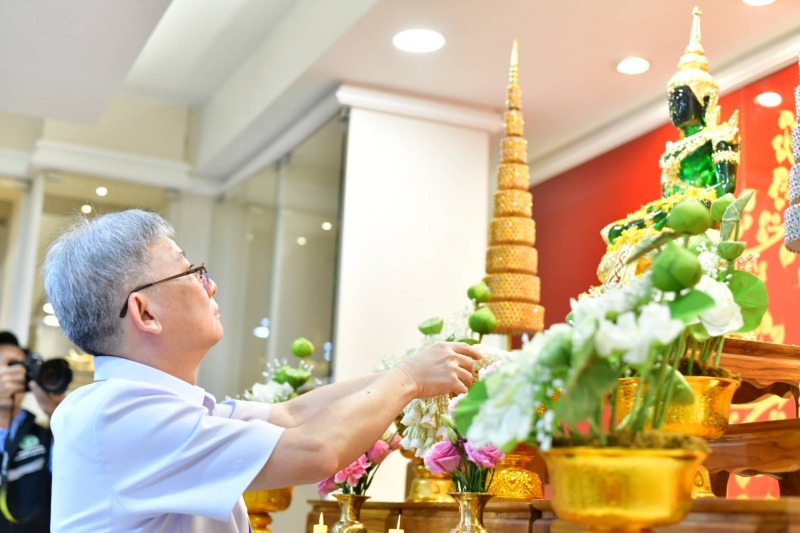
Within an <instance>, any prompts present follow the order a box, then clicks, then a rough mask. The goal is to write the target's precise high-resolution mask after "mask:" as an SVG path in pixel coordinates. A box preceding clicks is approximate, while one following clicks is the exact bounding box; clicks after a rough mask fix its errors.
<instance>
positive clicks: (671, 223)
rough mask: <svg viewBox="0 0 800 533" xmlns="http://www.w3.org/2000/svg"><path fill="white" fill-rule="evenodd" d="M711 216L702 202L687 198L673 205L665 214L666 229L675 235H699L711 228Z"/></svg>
mask: <svg viewBox="0 0 800 533" xmlns="http://www.w3.org/2000/svg"><path fill="white" fill-rule="evenodd" d="M711 224H712V221H711V214H710V213H709V212H708V208H707V207H706V206H705V204H704V203H703V202H701V201H700V200H698V199H696V198H687V199H686V200H683V201H682V202H679V203H677V204H675V205H674V206H673V207H672V209H670V210H669V213H667V227H670V228H672V229H673V230H675V231H676V232H677V233H688V234H690V235H700V234H701V233H705V231H706V230H707V229H708V228H710V227H711Z"/></svg>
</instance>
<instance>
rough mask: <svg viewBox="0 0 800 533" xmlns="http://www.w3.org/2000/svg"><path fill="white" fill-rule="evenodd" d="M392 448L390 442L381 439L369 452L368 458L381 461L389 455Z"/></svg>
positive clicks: (372, 460) (377, 461) (376, 461)
mask: <svg viewBox="0 0 800 533" xmlns="http://www.w3.org/2000/svg"><path fill="white" fill-rule="evenodd" d="M391 451H392V450H391V449H390V448H389V443H387V442H386V441H382V440H379V441H378V442H376V443H375V444H373V445H372V448H370V449H369V451H368V452H367V459H369V460H370V461H371V462H373V463H381V462H383V460H384V459H386V457H387V456H388V455H389V453H390V452H391Z"/></svg>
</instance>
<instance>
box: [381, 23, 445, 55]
mask: <svg viewBox="0 0 800 533" xmlns="http://www.w3.org/2000/svg"><path fill="white" fill-rule="evenodd" d="M444 42H445V41H444V36H443V35H442V34H441V33H439V32H438V31H433V30H422V29H416V30H405V31H401V32H400V33H398V34H397V35H395V36H394V37H393V38H392V44H393V45H394V46H395V48H397V49H399V50H402V51H403V52H409V53H412V54H427V53H429V52H435V51H436V50H438V49H439V48H441V47H442V46H444Z"/></svg>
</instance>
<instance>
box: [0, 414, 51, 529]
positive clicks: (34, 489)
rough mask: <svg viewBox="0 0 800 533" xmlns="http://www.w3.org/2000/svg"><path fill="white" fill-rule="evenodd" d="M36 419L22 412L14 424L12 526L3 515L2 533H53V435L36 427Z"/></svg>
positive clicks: (10, 490)
mask: <svg viewBox="0 0 800 533" xmlns="http://www.w3.org/2000/svg"><path fill="white" fill-rule="evenodd" d="M35 419H36V417H35V416H34V415H33V414H32V413H29V412H28V411H22V412H21V413H20V416H19V417H18V419H17V420H15V421H14V422H15V423H14V424H12V426H11V428H10V431H11V435H10V438H9V439H0V440H2V442H0V446H5V443H9V444H10V446H9V450H8V451H9V461H8V493H7V506H8V511H10V512H11V514H12V516H14V518H15V519H16V520H17V523H16V524H14V523H11V522H9V521H8V519H6V517H5V515H4V514H2V513H0V533H6V532H9V533H12V532H13V533H48V532H49V531H50V493H51V485H52V479H51V474H50V448H51V446H52V443H53V434H52V433H51V432H50V430H49V429H48V428H43V427H41V426H39V425H38V424H36V422H35ZM15 426H16V427H15Z"/></svg>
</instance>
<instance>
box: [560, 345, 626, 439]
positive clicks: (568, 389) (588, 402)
mask: <svg viewBox="0 0 800 533" xmlns="http://www.w3.org/2000/svg"><path fill="white" fill-rule="evenodd" d="M618 379H619V373H618V372H617V370H616V369H615V368H614V367H613V366H612V365H611V363H610V362H609V361H608V360H607V359H600V358H598V357H596V356H595V357H592V358H591V359H590V360H589V361H588V363H587V364H586V365H585V366H584V367H583V368H581V369H576V372H574V373H573V374H572V375H571V376H570V378H569V380H568V382H567V384H566V386H565V387H564V391H563V392H562V393H561V395H560V396H559V398H558V400H557V401H556V402H555V411H556V414H557V415H558V418H559V420H561V421H562V422H565V423H567V424H577V423H578V422H581V421H583V420H586V419H587V418H589V417H591V416H593V415H594V414H595V413H597V411H598V408H599V407H600V406H602V404H603V401H604V399H605V397H606V395H607V394H608V393H609V392H611V390H612V389H613V388H614V387H615V386H617V382H618Z"/></svg>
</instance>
